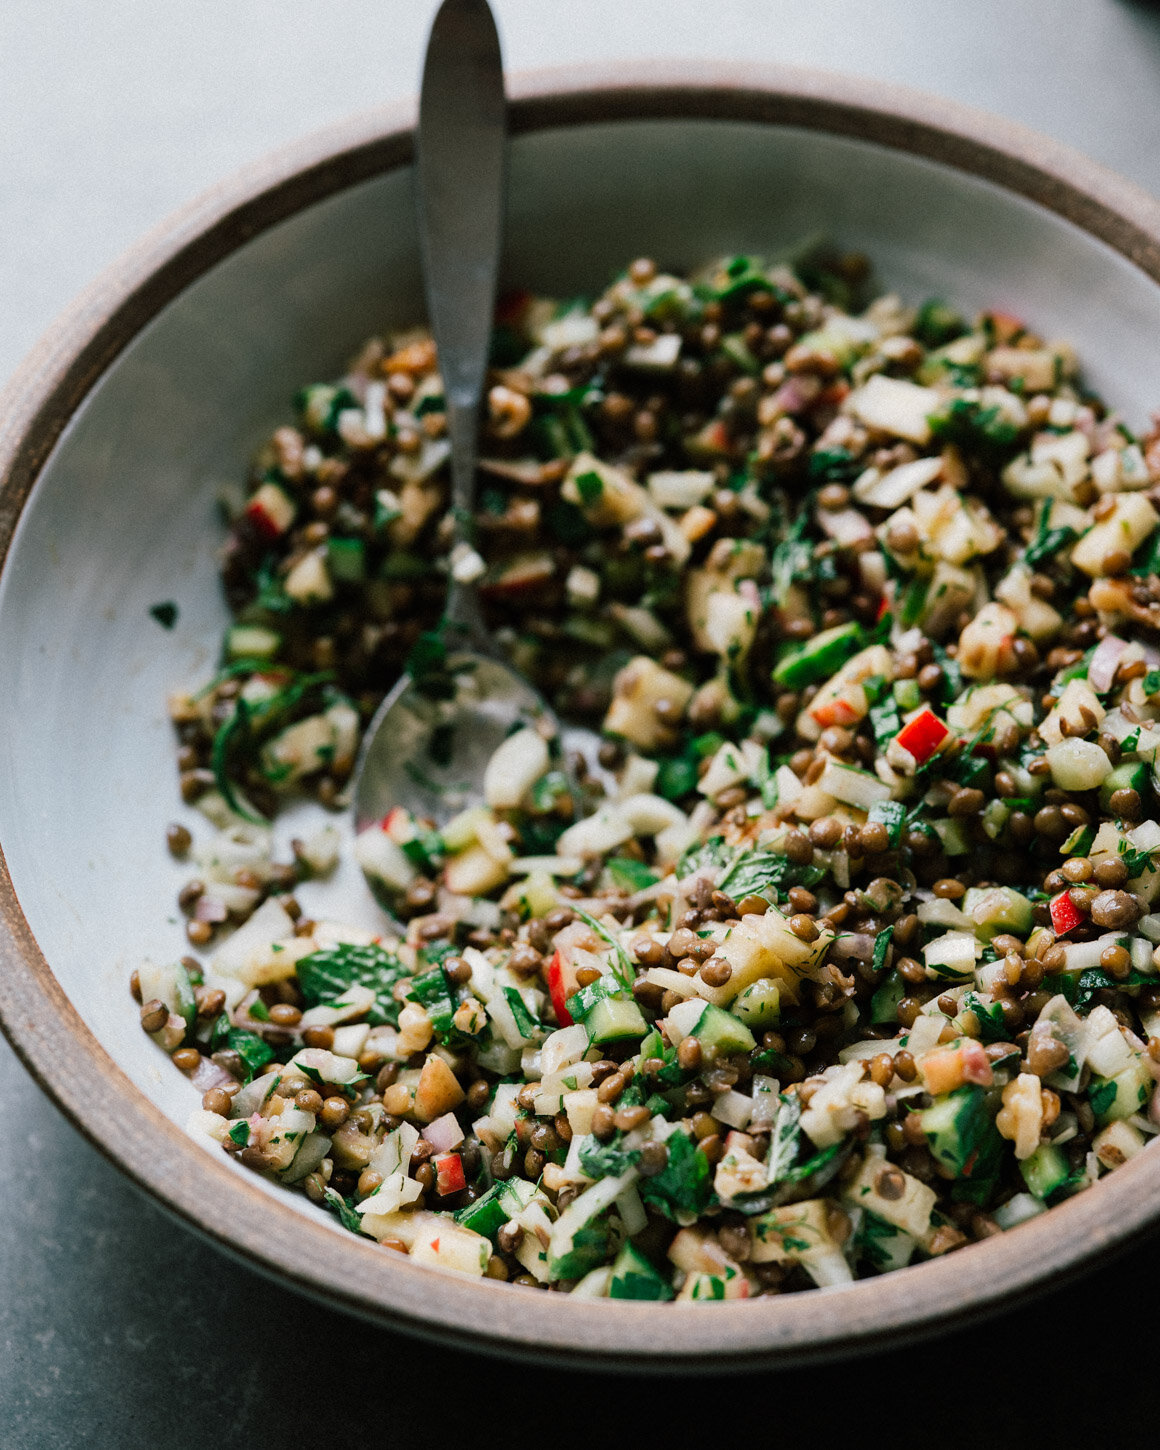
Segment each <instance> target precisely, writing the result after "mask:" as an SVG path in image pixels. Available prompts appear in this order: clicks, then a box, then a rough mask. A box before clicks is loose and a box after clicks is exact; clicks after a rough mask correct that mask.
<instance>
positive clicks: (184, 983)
mask: <svg viewBox="0 0 1160 1450" xmlns="http://www.w3.org/2000/svg"><path fill="white" fill-rule="evenodd" d="M173 985H174V988H175V989H176V992H177V1015H178V1016H179V1017H184V1018H185V1025H186V1027H192V1026H193V1024H194V1023H195V1022H196V1021H197V1002H196V1000H195V998H194V995H193V983H192V982H191V981H190V980H189V973H188V972H187V971H186V969H185V967H184V966H183V965H182V963H181V962H178V963H177V965H176V966H175V967H174V968H173Z"/></svg>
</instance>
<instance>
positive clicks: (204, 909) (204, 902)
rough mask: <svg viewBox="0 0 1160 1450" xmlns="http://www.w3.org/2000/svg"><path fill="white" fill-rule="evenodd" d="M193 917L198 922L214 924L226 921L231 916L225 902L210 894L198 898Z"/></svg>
mask: <svg viewBox="0 0 1160 1450" xmlns="http://www.w3.org/2000/svg"><path fill="white" fill-rule="evenodd" d="M193 915H194V918H195V919H196V920H197V921H207V922H210V923H212V924H216V923H218V922H222V921H225V919H226V918H227V917H228V916H229V911H228V909H227V908H226V904H225V902H224V901H219V900H218V898H217V897H216V896H210V895H208V894H206V895H202V896H199V897H198V898H197V905H196V906H195V907H194V908H193Z"/></svg>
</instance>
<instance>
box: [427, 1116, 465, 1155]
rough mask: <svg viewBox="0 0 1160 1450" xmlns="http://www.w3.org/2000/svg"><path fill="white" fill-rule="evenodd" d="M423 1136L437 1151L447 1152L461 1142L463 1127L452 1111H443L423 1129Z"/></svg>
mask: <svg viewBox="0 0 1160 1450" xmlns="http://www.w3.org/2000/svg"><path fill="white" fill-rule="evenodd" d="M423 1137H424V1138H426V1140H427V1142H428V1143H430V1144H431V1146H432V1148H434V1149H435V1151H436V1152H437V1153H449V1152H450V1151H451V1149H452V1148H458V1146H459V1145H460V1143H462V1142H463V1129H462V1128H461V1127H460V1126H459V1123H458V1121H457V1119H456V1117H455V1114H454V1113H444V1114H443V1116H442V1117H441V1118H436V1119H435V1121H434V1122H433V1123H428V1124H427V1126H426V1127H425V1128H424V1129H423Z"/></svg>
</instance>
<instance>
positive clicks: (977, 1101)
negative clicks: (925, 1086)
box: [920, 1084, 991, 1177]
mask: <svg viewBox="0 0 1160 1450" xmlns="http://www.w3.org/2000/svg"><path fill="white" fill-rule="evenodd" d="M920 1116H921V1118H922V1130H923V1132H924V1133H925V1134H926V1139H927V1142H928V1143H929V1144H930V1151H931V1153H933V1155H934V1156H935V1158H936V1159H937V1160H938V1161H939V1162H940V1163H942V1164H943V1165H944V1167H947V1168H950V1169H951V1170H952V1171H953V1172H954V1174H955V1176H956V1177H958V1176H959V1175H961V1174H962V1173H964V1171H965V1170H966V1167H967V1164H968V1162H969V1161H970V1159H971V1156H972V1155H973V1154H974V1153H975V1151H976V1149H977V1148H978V1147H979V1144H980V1142H981V1140H982V1138H983V1135H984V1133H985V1132H986V1130H987V1128H989V1127H990V1124H991V1115H990V1114H989V1113H988V1111H987V1094H986V1093H985V1092H984V1091H983V1089H982V1088H981V1087H976V1086H974V1085H973V1084H968V1085H967V1086H966V1087H961V1088H956V1089H955V1090H954V1092H951V1093H947V1094H946V1095H945V1096H943V1097H939V1098H936V1099H935V1100H934V1102H933V1103H932V1104H931V1105H930V1107H929V1108H924V1109H923V1110H922V1113H921V1114H920Z"/></svg>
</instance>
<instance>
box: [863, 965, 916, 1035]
mask: <svg viewBox="0 0 1160 1450" xmlns="http://www.w3.org/2000/svg"><path fill="white" fill-rule="evenodd" d="M908 995H909V993H908V990H907V986H906V983H905V982H904V981H903V980H902V978H901V977H900V976H899V975H898V973H897V972H891V973H890V975H889V976H888V977H887V978H886V980H885V981H884V982H883V983H882V985H881V986H880V987H879V988H878V990H877V991H876V992H875V993H874V995H873V997H871V999H870V1021H871V1022H873V1023H874V1025H875V1026H876V1027H877V1026H880V1025H881V1024H882V1023H885V1022H897V1021H898V1004H899V1002H901V1001H902V999H903V997H906V996H908Z"/></svg>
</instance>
